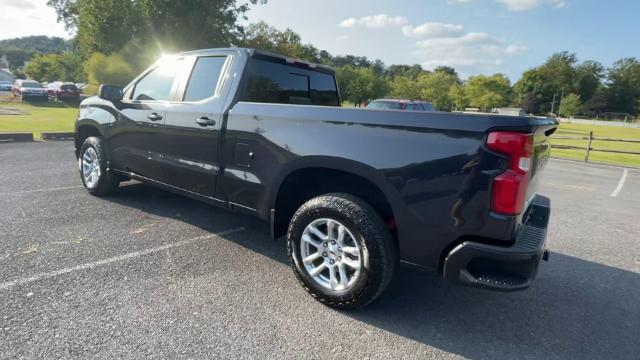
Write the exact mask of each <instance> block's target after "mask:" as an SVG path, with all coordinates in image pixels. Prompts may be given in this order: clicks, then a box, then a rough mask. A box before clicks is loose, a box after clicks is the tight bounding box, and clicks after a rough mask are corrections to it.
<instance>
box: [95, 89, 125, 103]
mask: <svg viewBox="0 0 640 360" xmlns="http://www.w3.org/2000/svg"><path fill="white" fill-rule="evenodd" d="M122 96H123V94H122V87H120V86H117V85H100V90H98V97H99V98H100V99H105V100H109V101H120V100H122Z"/></svg>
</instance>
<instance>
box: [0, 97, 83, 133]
mask: <svg viewBox="0 0 640 360" xmlns="http://www.w3.org/2000/svg"><path fill="white" fill-rule="evenodd" d="M0 108H18V109H20V110H22V111H23V112H24V114H22V115H0V132H32V133H35V134H36V137H38V136H39V133H40V132H43V131H44V132H48V131H52V132H53V131H73V123H74V121H75V119H76V116H77V114H78V106H77V105H72V104H64V103H60V102H51V101H50V102H46V101H39V102H18V101H11V100H10V99H7V98H3V99H0Z"/></svg>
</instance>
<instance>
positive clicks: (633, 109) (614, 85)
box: [607, 58, 640, 114]
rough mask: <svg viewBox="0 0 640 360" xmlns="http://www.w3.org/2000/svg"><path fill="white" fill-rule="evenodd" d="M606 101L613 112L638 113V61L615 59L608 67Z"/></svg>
mask: <svg viewBox="0 0 640 360" xmlns="http://www.w3.org/2000/svg"><path fill="white" fill-rule="evenodd" d="M607 80H608V84H607V85H608V91H607V92H608V103H609V109H610V110H612V111H615V112H622V113H630V114H638V113H640V107H639V106H638V100H640V61H638V59H636V58H626V59H621V60H618V61H616V62H615V63H614V64H613V67H612V68H611V69H609V73H608V76H607Z"/></svg>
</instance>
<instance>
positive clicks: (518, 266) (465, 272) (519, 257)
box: [443, 195, 551, 291]
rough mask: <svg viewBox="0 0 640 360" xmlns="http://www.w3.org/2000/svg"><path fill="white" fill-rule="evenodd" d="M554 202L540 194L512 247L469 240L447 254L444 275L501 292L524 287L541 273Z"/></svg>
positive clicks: (464, 282)
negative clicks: (540, 267)
mask: <svg viewBox="0 0 640 360" xmlns="http://www.w3.org/2000/svg"><path fill="white" fill-rule="evenodd" d="M550 211H551V205H550V201H549V198H547V197H544V196H541V195H536V196H535V197H534V198H533V200H532V201H531V206H530V209H529V212H528V214H527V217H526V219H527V220H526V221H525V224H524V225H523V227H522V230H521V231H520V234H519V235H518V237H517V238H516V241H515V243H514V244H513V245H512V246H510V247H501V246H494V245H487V244H482V243H478V242H472V241H466V242H464V243H462V244H460V245H458V246H456V247H455V248H454V249H453V250H451V252H450V253H449V254H448V255H447V257H446V259H445V262H444V268H443V277H444V278H445V279H447V280H449V281H452V282H455V283H459V284H462V285H467V286H473V287H480V288H486V289H492V290H499V291H517V290H524V289H526V288H528V287H529V286H531V283H532V282H533V280H534V279H535V277H536V274H537V272H538V264H539V263H540V260H541V259H542V258H544V259H545V260H546V258H547V256H548V252H547V251H546V250H545V249H544V244H545V240H546V237H547V226H548V223H549V214H550Z"/></svg>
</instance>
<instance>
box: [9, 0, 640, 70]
mask: <svg viewBox="0 0 640 360" xmlns="http://www.w3.org/2000/svg"><path fill="white" fill-rule="evenodd" d="M247 15H248V18H249V22H257V21H260V20H264V21H266V22H267V23H269V24H271V25H273V26H275V27H277V28H279V29H281V30H283V29H285V28H291V29H293V30H294V31H296V32H297V33H299V34H300V35H301V37H302V41H303V42H306V43H311V44H313V45H314V46H316V47H318V48H320V49H324V50H327V51H329V52H330V53H332V54H334V55H346V54H351V55H358V56H367V57H369V58H371V59H380V60H382V61H384V62H385V64H387V65H390V64H421V65H422V66H423V67H424V68H426V69H433V68H434V67H436V66H440V65H446V66H451V67H454V68H455V69H456V70H457V71H458V72H459V73H460V74H461V76H462V77H467V76H470V75H475V74H493V73H498V72H499V73H504V74H506V75H507V76H509V77H510V78H511V79H512V80H513V81H515V80H517V79H518V78H519V77H520V75H521V74H522V72H523V71H525V70H527V69H529V68H532V67H534V66H537V65H540V64H542V63H543V62H544V61H545V60H546V59H547V58H548V57H549V56H550V55H551V54H553V53H554V52H556V51H562V50H567V51H570V52H574V53H576V54H577V55H578V57H579V59H581V60H595V61H599V62H601V63H603V64H604V65H605V66H610V65H611V64H612V63H613V62H614V61H615V60H617V59H620V58H623V57H640V42H639V41H638V39H639V38H640V1H638V0H609V1H604V0H322V1H318V0H315V1H312V0H268V1H267V3H266V4H264V5H254V6H253V7H252V9H251V10H250V11H249V13H248V14H247ZM0 24H2V26H1V27H0V39H6V38H13V37H18V36H28V35H43V34H44V35H49V36H61V37H65V38H68V37H70V36H71V34H69V33H67V32H66V31H65V30H64V26H62V24H59V23H57V21H56V14H55V12H54V11H53V9H51V8H49V7H47V6H46V0H0Z"/></svg>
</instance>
